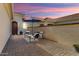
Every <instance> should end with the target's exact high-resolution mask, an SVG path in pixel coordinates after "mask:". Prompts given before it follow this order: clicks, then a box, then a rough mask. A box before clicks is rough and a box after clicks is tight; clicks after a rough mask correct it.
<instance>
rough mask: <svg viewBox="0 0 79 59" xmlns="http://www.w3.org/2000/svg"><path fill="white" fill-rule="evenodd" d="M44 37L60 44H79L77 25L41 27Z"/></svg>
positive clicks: (78, 26)
mask: <svg viewBox="0 0 79 59" xmlns="http://www.w3.org/2000/svg"><path fill="white" fill-rule="evenodd" d="M42 29H43V31H44V37H45V38H47V39H49V40H54V41H57V42H59V43H61V44H65V45H68V46H73V44H79V25H69V26H53V27H43V28H42Z"/></svg>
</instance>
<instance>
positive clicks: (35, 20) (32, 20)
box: [23, 19, 41, 34]
mask: <svg viewBox="0 0 79 59" xmlns="http://www.w3.org/2000/svg"><path fill="white" fill-rule="evenodd" d="M23 21H24V22H30V23H32V34H33V31H34V30H33V28H34V25H33V24H34V23H35V22H41V20H37V19H31V20H24V19H23Z"/></svg>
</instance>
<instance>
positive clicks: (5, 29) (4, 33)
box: [0, 3, 11, 53]
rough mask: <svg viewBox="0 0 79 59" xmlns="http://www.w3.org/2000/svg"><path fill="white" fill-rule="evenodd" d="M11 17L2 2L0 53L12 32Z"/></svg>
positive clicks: (0, 7)
mask: <svg viewBox="0 0 79 59" xmlns="http://www.w3.org/2000/svg"><path fill="white" fill-rule="evenodd" d="M6 5H7V4H6ZM10 19H11V17H10V16H9V14H8V12H7V10H6V8H5V5H4V4H1V3H0V53H1V51H2V49H3V48H4V46H5V44H6V42H7V40H8V39H9V36H10V34H11V21H10Z"/></svg>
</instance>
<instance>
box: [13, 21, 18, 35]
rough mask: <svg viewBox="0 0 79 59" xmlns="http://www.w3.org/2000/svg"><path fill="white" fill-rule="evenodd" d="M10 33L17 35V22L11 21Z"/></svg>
mask: <svg viewBox="0 0 79 59" xmlns="http://www.w3.org/2000/svg"><path fill="white" fill-rule="evenodd" d="M12 34H13V35H17V34H18V23H17V22H16V21H13V22H12Z"/></svg>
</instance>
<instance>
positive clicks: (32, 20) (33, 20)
mask: <svg viewBox="0 0 79 59" xmlns="http://www.w3.org/2000/svg"><path fill="white" fill-rule="evenodd" d="M23 21H24V22H41V20H36V19H31V20H23Z"/></svg>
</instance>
